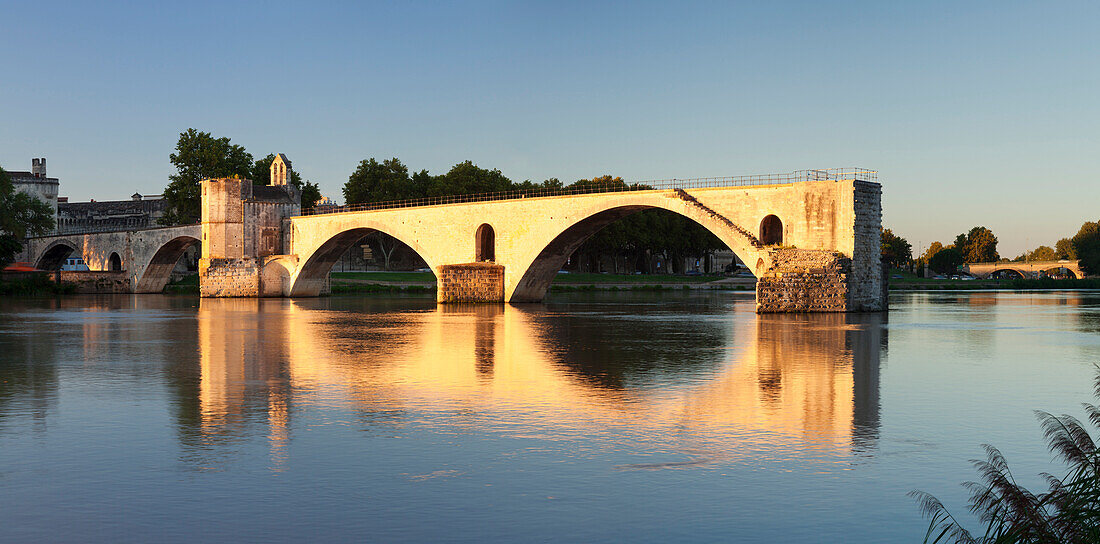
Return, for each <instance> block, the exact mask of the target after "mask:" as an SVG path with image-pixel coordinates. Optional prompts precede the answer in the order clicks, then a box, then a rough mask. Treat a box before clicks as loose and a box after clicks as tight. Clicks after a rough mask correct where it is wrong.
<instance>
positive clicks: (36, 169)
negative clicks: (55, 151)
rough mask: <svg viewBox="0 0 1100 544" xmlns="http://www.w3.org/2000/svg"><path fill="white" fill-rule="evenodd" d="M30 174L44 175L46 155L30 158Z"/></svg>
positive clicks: (39, 176)
mask: <svg viewBox="0 0 1100 544" xmlns="http://www.w3.org/2000/svg"><path fill="white" fill-rule="evenodd" d="M31 175H33V176H34V177H36V178H45V177H46V157H42V158H41V159H31Z"/></svg>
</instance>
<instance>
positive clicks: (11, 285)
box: [0, 272, 198, 296]
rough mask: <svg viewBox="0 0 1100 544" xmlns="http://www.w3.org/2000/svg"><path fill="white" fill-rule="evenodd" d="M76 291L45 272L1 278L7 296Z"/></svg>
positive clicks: (1, 290) (6, 274) (2, 292)
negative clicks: (54, 279)
mask: <svg viewBox="0 0 1100 544" xmlns="http://www.w3.org/2000/svg"><path fill="white" fill-rule="evenodd" d="M75 292H76V286H75V285H73V284H70V283H57V282H55V281H53V280H51V279H50V277H49V275H48V274H46V273H44V272H38V273H31V274H17V275H16V274H8V273H4V275H3V277H2V278H0V295H5V296H41V295H71V294H73V293H75ZM196 292H198V291H196Z"/></svg>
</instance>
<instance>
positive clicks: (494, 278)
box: [438, 263, 504, 303]
mask: <svg viewBox="0 0 1100 544" xmlns="http://www.w3.org/2000/svg"><path fill="white" fill-rule="evenodd" d="M438 300H439V302H441V303H453V302H504V267H503V266H501V265H499V264H493V263H467V264H448V265H443V266H441V267H439V298H438Z"/></svg>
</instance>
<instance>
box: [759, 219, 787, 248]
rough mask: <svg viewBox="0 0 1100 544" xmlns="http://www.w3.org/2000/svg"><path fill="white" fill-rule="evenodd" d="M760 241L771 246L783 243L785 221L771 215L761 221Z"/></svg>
mask: <svg viewBox="0 0 1100 544" xmlns="http://www.w3.org/2000/svg"><path fill="white" fill-rule="evenodd" d="M760 243H762V244H764V245H766V246H771V245H777V244H782V243H783V222H782V221H780V220H779V218H778V217H776V216H774V215H769V216H767V217H765V218H764V220H763V221H761V222H760Z"/></svg>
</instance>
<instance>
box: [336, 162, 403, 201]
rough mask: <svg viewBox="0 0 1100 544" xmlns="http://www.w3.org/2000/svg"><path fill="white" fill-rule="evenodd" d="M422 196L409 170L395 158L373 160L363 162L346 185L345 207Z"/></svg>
mask: <svg viewBox="0 0 1100 544" xmlns="http://www.w3.org/2000/svg"><path fill="white" fill-rule="evenodd" d="M420 196H421V195H420V194H418V193H417V191H416V188H415V186H414V185H413V183H412V180H411V179H410V178H409V169H408V168H406V167H405V165H404V164H401V161H399V160H397V158H396V157H395V158H392V159H389V160H386V161H383V162H378V161H377V160H375V159H374V157H371V158H370V159H367V160H365V161H360V162H359V166H358V167H356V169H355V171H354V172H352V173H351V176H349V177H348V181H347V183H345V184H344V202H345V203H346V204H363V203H367V202H384V201H387V200H403V199H407V198H418V197H420Z"/></svg>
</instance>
